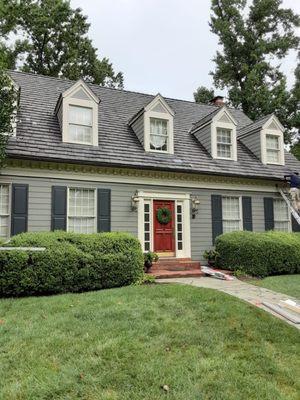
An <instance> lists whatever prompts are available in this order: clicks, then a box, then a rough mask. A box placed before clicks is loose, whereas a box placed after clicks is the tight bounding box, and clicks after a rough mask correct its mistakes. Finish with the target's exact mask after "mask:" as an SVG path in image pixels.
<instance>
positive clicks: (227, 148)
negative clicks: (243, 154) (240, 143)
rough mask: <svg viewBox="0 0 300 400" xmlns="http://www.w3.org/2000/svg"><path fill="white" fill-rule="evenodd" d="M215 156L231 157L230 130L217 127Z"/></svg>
mask: <svg viewBox="0 0 300 400" xmlns="http://www.w3.org/2000/svg"><path fill="white" fill-rule="evenodd" d="M217 157H220V158H230V159H231V158H232V131H231V130H230V129H224V128H217Z"/></svg>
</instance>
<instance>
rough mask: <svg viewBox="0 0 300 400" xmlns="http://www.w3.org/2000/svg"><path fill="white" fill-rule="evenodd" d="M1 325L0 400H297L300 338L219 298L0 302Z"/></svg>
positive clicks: (164, 289) (152, 291) (144, 291)
mask: <svg viewBox="0 0 300 400" xmlns="http://www.w3.org/2000/svg"><path fill="white" fill-rule="evenodd" d="M0 320H1V321H0V399H3V400H10V399H14V400H20V399H24V400H39V399H43V400H46V399H47V400H50V399H55V400H69V399H84V400H94V399H97V400H106V399H113V400H115V399H118V400H119V399H120V400H144V399H145V400H156V399H172V400H190V399H195V400H196V399H197V400H203V399H205V400H206V399H211V400H226V399H230V400H232V399H236V400H244V399H245V400H251V399H253V400H254V399H255V400H257V399H259V400H264V399H269V400H275V399H276V400H288V399H294V400H296V399H297V400H298V399H299V392H300V382H299V379H298V378H299V376H300V346H299V331H298V330H296V329H295V328H293V327H291V326H289V325H288V324H286V323H284V322H283V321H281V320H279V319H277V318H275V317H273V316H271V315H269V314H267V313H266V312H264V311H262V310H259V309H258V308H255V307H254V306H251V305H249V304H246V303H244V302H241V301H239V300H237V299H235V298H233V297H230V296H228V295H226V294H223V293H219V292H217V291H213V290H209V289H199V288H193V287H190V286H180V285H168V286H167V285H155V286H140V287H127V288H121V289H111V290H103V291H99V292H90V293H84V294H67V295H60V296H53V297H39V298H25V299H16V300H10V299H9V300H0ZM162 385H168V387H169V391H164V390H163V389H162V388H161V387H162Z"/></svg>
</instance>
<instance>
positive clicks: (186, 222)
mask: <svg viewBox="0 0 300 400" xmlns="http://www.w3.org/2000/svg"><path fill="white" fill-rule="evenodd" d="M137 197H138V198H139V201H138V238H139V241H140V243H141V246H142V250H143V252H145V248H144V204H145V203H146V202H147V203H149V204H150V251H153V242H154V241H153V222H152V221H153V201H154V200H173V201H174V205H175V221H176V227H175V257H176V258H191V228H190V195H189V194H187V193H169V192H165V193H164V192H160V193H155V192H144V191H139V192H138V194H137ZM177 202H178V203H180V204H182V217H183V218H182V228H183V230H182V234H183V241H182V250H178V248H177Z"/></svg>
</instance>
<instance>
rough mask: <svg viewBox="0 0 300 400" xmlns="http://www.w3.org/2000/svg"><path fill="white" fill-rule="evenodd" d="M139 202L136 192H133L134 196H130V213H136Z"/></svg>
mask: <svg viewBox="0 0 300 400" xmlns="http://www.w3.org/2000/svg"><path fill="white" fill-rule="evenodd" d="M139 201H140V198H139V196H138V192H135V193H134V195H132V196H131V211H137V209H138V204H139Z"/></svg>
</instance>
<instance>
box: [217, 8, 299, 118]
mask: <svg viewBox="0 0 300 400" xmlns="http://www.w3.org/2000/svg"><path fill="white" fill-rule="evenodd" d="M248 5H249V4H248V2H247V0H212V7H211V9H212V16H211V22H210V27H211V31H212V32H213V33H215V34H216V35H218V37H219V45H220V46H221V49H222V50H221V51H217V53H216V56H215V58H214V62H215V64H216V69H215V71H214V72H212V75H213V79H214V85H215V86H216V87H217V88H220V89H224V88H226V89H227V90H228V97H229V100H230V103H231V105H233V106H234V107H237V108H242V110H243V111H244V112H245V114H246V115H247V116H248V117H250V118H251V119H257V118H259V117H260V116H262V115H266V114H268V113H271V112H276V113H278V114H279V117H281V119H282V122H283V123H285V122H286V121H287V120H288V115H287V114H288V113H289V112H290V111H288V110H287V109H286V104H287V103H288V102H289V101H290V93H289V92H288V90H287V87H286V78H285V76H284V74H283V73H282V72H281V71H280V65H279V64H278V60H281V59H282V58H284V57H285V56H286V54H287V53H288V51H289V50H290V49H295V48H297V46H298V44H299V37H298V36H297V35H296V33H295V28H296V27H298V26H299V25H300V18H299V16H298V15H296V14H295V13H294V12H293V11H292V10H291V9H284V8H282V7H281V5H282V0H252V2H251V4H250V5H249V11H248V12H246V9H247V6H248ZM276 60H277V61H276ZM287 125H288V124H287Z"/></svg>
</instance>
